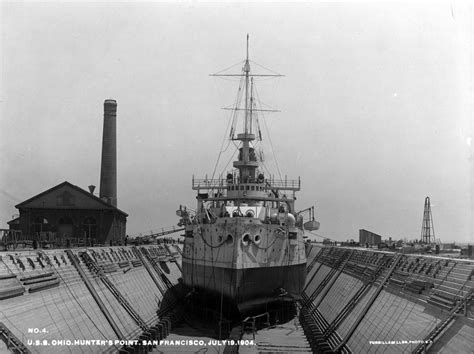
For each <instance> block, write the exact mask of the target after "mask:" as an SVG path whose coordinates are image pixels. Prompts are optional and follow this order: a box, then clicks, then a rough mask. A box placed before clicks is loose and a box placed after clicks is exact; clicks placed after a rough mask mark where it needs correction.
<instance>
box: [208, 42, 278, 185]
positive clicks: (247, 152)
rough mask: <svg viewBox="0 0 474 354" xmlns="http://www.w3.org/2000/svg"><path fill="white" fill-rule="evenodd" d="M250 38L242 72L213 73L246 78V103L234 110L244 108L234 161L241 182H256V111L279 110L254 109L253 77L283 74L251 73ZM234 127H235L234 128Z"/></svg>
mask: <svg viewBox="0 0 474 354" xmlns="http://www.w3.org/2000/svg"><path fill="white" fill-rule="evenodd" d="M249 38H250V36H249V35H248V34H247V46H246V48H247V52H246V57H245V63H244V67H243V69H242V73H241V74H213V75H212V76H241V77H243V78H244V80H245V81H244V86H245V89H244V90H245V94H244V96H245V103H244V107H243V109H240V108H237V107H234V108H232V110H234V111H238V110H244V127H243V128H244V129H243V132H242V133H240V134H237V138H235V140H240V141H241V142H242V147H241V148H240V149H239V150H240V153H239V158H238V160H237V161H234V163H233V166H234V167H235V168H237V169H238V170H239V182H240V183H251V182H255V174H256V169H257V167H258V162H257V157H256V155H255V151H254V149H253V148H252V147H250V142H251V141H253V140H255V134H253V133H252V119H253V118H254V117H253V113H254V111H262V112H278V111H276V110H268V109H254V108H253V104H254V102H253V101H254V99H253V77H254V76H264V77H271V76H273V77H278V76H283V75H280V74H257V75H256V74H251V73H250V59H249ZM232 129H233V128H232Z"/></svg>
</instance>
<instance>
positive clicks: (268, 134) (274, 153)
mask: <svg viewBox="0 0 474 354" xmlns="http://www.w3.org/2000/svg"><path fill="white" fill-rule="evenodd" d="M254 89H255V95H256V98H257V100H258V101H259V102H261V101H260V96H259V94H258V90H257V88H256V87H255V88H254ZM262 113H263V112H262ZM262 118H263V123H264V125H265V129H266V131H267V136H268V141H269V142H270V147H271V149H272V153H273V156H274V158H275V165H276V168H277V171H278V175H279V176H280V179H283V178H282V177H281V171H280V166H279V165H278V159H277V156H276V152H275V149H274V148H273V142H272V139H271V137H270V130H269V129H268V126H267V120H266V119H265V115H264V114H262Z"/></svg>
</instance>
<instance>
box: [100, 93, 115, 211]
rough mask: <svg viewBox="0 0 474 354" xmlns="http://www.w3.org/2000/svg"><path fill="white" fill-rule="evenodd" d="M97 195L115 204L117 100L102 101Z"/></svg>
mask: <svg viewBox="0 0 474 354" xmlns="http://www.w3.org/2000/svg"><path fill="white" fill-rule="evenodd" d="M99 196H100V198H101V199H103V200H104V201H106V202H107V203H109V204H111V205H113V206H115V207H116V206H117V101H115V100H105V101H104V133H103V136H102V162H101V165H100V192H99Z"/></svg>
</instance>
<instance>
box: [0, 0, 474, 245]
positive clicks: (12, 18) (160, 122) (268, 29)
mask: <svg viewBox="0 0 474 354" xmlns="http://www.w3.org/2000/svg"><path fill="white" fill-rule="evenodd" d="M1 11H2V12H1V41H2V42H1V47H0V49H1V60H2V62H1V68H2V69H1V81H0V82H1V97H0V113H1V117H0V220H2V221H1V224H2V226H1V227H7V225H6V222H7V221H8V220H10V219H11V217H12V215H13V214H15V213H17V210H16V209H15V208H14V205H16V204H17V203H19V202H22V201H24V200H26V199H28V198H30V197H32V196H34V195H36V194H38V193H40V192H42V191H44V190H46V189H48V188H51V187H53V186H55V185H57V184H59V183H61V182H63V181H65V180H67V181H69V182H71V183H72V184H75V185H78V186H80V187H82V188H84V189H86V190H87V186H88V185H89V184H95V185H97V186H98V185H99V176H100V153H101V138H102V123H103V121H102V119H103V101H104V100H105V99H107V98H114V99H116V100H117V101H118V117H117V126H118V206H119V208H120V209H122V210H123V211H125V212H127V213H128V214H129V218H128V223H127V232H128V233H129V234H135V233H138V232H146V231H148V230H155V229H159V228H161V227H168V226H172V225H175V224H176V222H177V217H176V215H175V210H176V209H177V207H178V206H179V204H186V205H188V206H191V207H194V205H195V193H194V192H193V191H192V190H191V177H192V175H193V174H194V175H195V177H196V178H202V177H204V176H205V175H206V174H208V175H209V176H210V175H211V174H212V171H213V169H214V165H215V163H216V159H217V156H218V153H219V148H220V146H221V142H222V139H223V136H224V134H225V129H226V126H227V122H228V118H229V114H228V112H227V111H223V110H220V108H221V107H224V106H228V105H230V104H231V103H232V102H233V100H234V96H235V94H236V90H237V85H236V82H229V81H223V80H220V79H216V78H212V77H209V76H208V74H211V73H214V72H218V71H220V70H222V69H224V68H226V67H228V66H230V65H232V64H235V63H237V62H239V61H241V60H243V59H244V56H245V36H246V34H247V33H250V55H251V59H252V60H254V61H255V62H257V63H259V64H262V65H264V66H266V67H269V68H271V69H273V70H275V71H277V72H279V73H282V74H284V75H285V77H284V78H281V79H277V80H273V81H263V82H261V83H260V86H259V92H260V98H261V99H262V101H263V102H265V103H267V104H268V105H270V106H271V107H274V108H277V109H279V110H281V111H282V112H281V113H277V114H272V115H267V116H266V123H267V126H268V128H269V131H270V137H271V141H272V143H273V148H274V150H275V154H276V157H277V160H278V164H279V167H280V170H281V171H282V173H283V174H286V175H288V178H297V177H298V176H301V179H302V191H301V192H300V193H299V194H298V201H297V206H298V207H299V208H301V209H303V208H306V207H308V206H310V205H313V204H315V206H316V212H317V219H318V220H319V221H320V222H321V229H320V230H319V232H318V233H319V234H322V235H326V236H329V237H331V238H334V239H337V240H346V239H349V238H354V239H358V230H359V229H361V228H365V229H368V230H371V231H373V232H376V233H378V234H381V235H383V236H384V237H387V238H388V237H389V236H391V237H392V238H396V239H398V238H403V237H407V238H419V236H420V233H421V224H422V216H423V205H424V198H425V197H426V196H430V197H431V202H432V204H433V205H434V206H433V208H432V212H433V218H434V226H435V233H436V236H437V237H439V238H440V239H441V240H442V241H444V242H447V241H454V240H456V241H458V242H468V241H469V232H470V231H469V230H470V225H469V221H470V217H471V216H470V215H471V213H470V174H469V170H470V168H469V156H470V148H469V145H468V143H467V141H468V139H469V137H470V136H471V133H470V130H471V128H470V127H471V123H470V117H471V115H472V43H473V38H472V36H471V33H472V8H471V6H470V5H469V4H468V3H467V2H454V3H452V4H450V3H448V2H441V3H437V4H431V3H428V2H426V3H418V4H412V3H411V2H403V3H366V4H364V3H360V2H351V3H316V2H312V3H297V4H294V3H292V4H289V3H287V4H285V3H273V2H268V3H262V2H259V3H256V2H249V3H240V4H232V3H225V4H218V3H201V2H182V3H179V4H178V3H175V4H169V3H168V4H166V3H159V2H148V3H141V4H135V3H119V2H106V3H99V2H88V3H70V2H62V3H46V4H43V3H39V2H35V3H21V2H2V3H1ZM254 69H255V71H257V67H255V66H254ZM235 71H236V72H238V68H237V69H236V70H235ZM263 133H264V139H265V135H266V131H265V130H264V131H263ZM265 142H266V143H267V144H268V139H267V140H266V141H265ZM266 156H267V157H268V163H269V164H271V162H272V159H271V158H270V156H269V154H266ZM226 161H227V160H226ZM276 172H277V171H276V170H274V173H275V174H276Z"/></svg>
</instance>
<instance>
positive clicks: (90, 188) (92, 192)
mask: <svg viewBox="0 0 474 354" xmlns="http://www.w3.org/2000/svg"><path fill="white" fill-rule="evenodd" d="M94 191H95V186H94V185H93V184H91V185H90V186H89V192H90V193H91V194H94Z"/></svg>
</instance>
